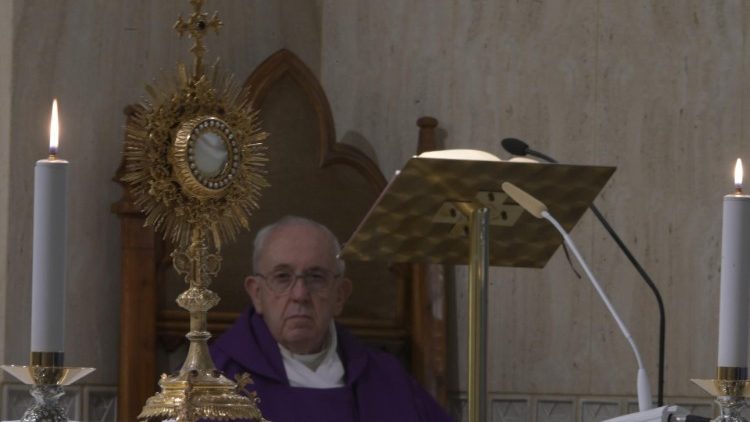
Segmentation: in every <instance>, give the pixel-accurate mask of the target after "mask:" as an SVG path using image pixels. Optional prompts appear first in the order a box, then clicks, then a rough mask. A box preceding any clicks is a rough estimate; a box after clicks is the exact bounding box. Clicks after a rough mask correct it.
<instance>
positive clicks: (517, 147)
mask: <svg viewBox="0 0 750 422" xmlns="http://www.w3.org/2000/svg"><path fill="white" fill-rule="evenodd" d="M500 143H501V145H502V147H503V148H504V149H505V150H506V151H507V152H509V153H511V154H513V155H519V156H524V155H531V156H534V157H538V158H541V159H542V160H545V161H547V162H550V163H557V160H555V159H554V158H552V157H550V156H548V155H546V154H542V153H541V152H538V151H535V150H533V149H531V148H530V147H529V145H528V144H527V143H526V142H524V141H522V140H520V139H516V138H505V139H503V140H502V141H501V142H500ZM589 208H591V212H593V213H594V216H595V217H596V219H597V220H599V222H600V223H601V225H602V226H604V229H605V230H606V231H607V233H609V235H610V237H612V240H614V241H615V243H616V244H617V246H618V247H619V248H620V250H621V251H622V252H623V253H624V254H625V256H626V257H627V258H628V261H630V263H631V264H632V265H633V267H635V269H636V271H638V274H640V276H641V278H642V279H643V281H645V282H646V284H647V285H648V287H649V288H650V289H651V292H652V293H653V294H654V297H655V298H656V302H657V304H658V306H659V376H658V381H657V391H658V393H657V403H658V406H662V405H663V404H664V352H665V344H666V316H665V311H664V301H663V300H662V298H661V293H660V292H659V289H658V288H657V287H656V284H654V282H653V280H651V277H649V275H648V273H646V270H644V269H643V267H642V266H641V264H640V263H639V262H638V260H637V259H635V256H633V254H632V253H631V252H630V249H628V247H627V246H625V243H623V241H622V239H620V236H618V235H617V233H616V232H615V230H614V229H613V228H612V226H610V225H609V222H608V221H607V219H606V218H604V215H602V213H601V212H599V209H598V208H596V206H595V205H594V204H593V203H592V204H591V206H590V207H589Z"/></svg>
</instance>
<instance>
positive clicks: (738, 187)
mask: <svg viewBox="0 0 750 422" xmlns="http://www.w3.org/2000/svg"><path fill="white" fill-rule="evenodd" d="M734 193H735V194H736V195H739V194H741V193H742V185H736V186H735V189H734Z"/></svg>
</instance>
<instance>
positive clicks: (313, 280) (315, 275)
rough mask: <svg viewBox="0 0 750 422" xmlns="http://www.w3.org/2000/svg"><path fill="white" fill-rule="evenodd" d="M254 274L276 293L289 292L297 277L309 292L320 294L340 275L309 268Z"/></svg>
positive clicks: (327, 289) (329, 288)
mask: <svg viewBox="0 0 750 422" xmlns="http://www.w3.org/2000/svg"><path fill="white" fill-rule="evenodd" d="M255 276H256V277H260V278H262V279H263V280H265V281H266V285H267V286H268V288H269V289H271V291H273V292H274V293H277V294H285V293H289V292H290V291H291V290H292V286H294V282H295V281H297V279H298V278H299V279H302V282H304V283H305V287H306V288H307V291H308V292H310V294H318V295H320V294H326V293H328V292H329V291H330V290H331V287H332V286H333V281H334V280H336V279H337V278H339V277H340V276H341V275H340V274H333V273H331V272H330V271H326V270H310V271H305V272H303V273H302V274H295V273H294V272H292V271H290V270H278V271H274V272H272V273H271V274H267V275H266V274H260V273H256V274H255Z"/></svg>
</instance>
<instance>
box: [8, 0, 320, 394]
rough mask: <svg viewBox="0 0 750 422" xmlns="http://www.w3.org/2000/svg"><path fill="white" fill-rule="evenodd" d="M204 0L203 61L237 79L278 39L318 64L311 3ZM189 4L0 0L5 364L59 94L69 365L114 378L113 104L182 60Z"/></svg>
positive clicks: (12, 353) (17, 357)
mask: <svg viewBox="0 0 750 422" xmlns="http://www.w3.org/2000/svg"><path fill="white" fill-rule="evenodd" d="M207 3H208V5H207V7H206V9H207V10H208V11H209V12H212V11H213V10H217V9H218V10H219V11H220V17H221V19H222V20H223V22H224V27H223V28H222V30H221V32H220V35H219V37H218V38H217V37H216V36H215V35H213V34H210V35H209V36H208V38H207V46H208V48H209V53H208V55H207V61H208V62H212V61H213V59H212V57H215V55H219V56H221V58H222V63H223V66H224V68H225V69H226V70H228V71H229V72H232V73H234V74H235V75H237V78H238V80H239V81H240V82H241V81H242V80H244V78H246V77H247V76H248V75H249V73H250V72H251V71H252V69H254V68H255V67H256V66H257V65H258V64H259V63H260V62H261V61H262V60H263V59H265V58H266V57H268V56H269V55H270V54H271V53H273V52H275V51H277V50H278V49H280V48H282V47H286V48H289V49H291V50H292V51H295V52H296V53H297V54H298V55H299V56H300V57H302V58H303V59H304V60H306V61H307V62H308V63H312V65H314V64H315V63H317V62H318V61H319V51H320V46H319V42H320V41H319V36H318V34H319V32H320V30H319V25H320V23H319V22H320V20H319V13H318V12H317V10H318V6H317V4H316V3H315V2H308V1H303V0H288V1H284V2H267V1H252V2H249V1H245V0H214V1H209V2H207ZM190 10H191V8H190V4H189V2H188V1H187V0H169V1H166V0H160V1H149V0H142V1H133V0H128V1H109V0H87V1H75V2H72V1H51V0H28V1H3V2H0V22H1V23H2V25H0V54H2V59H1V60H0V215H2V219H0V234H1V235H2V236H0V239H2V242H0V257H2V258H1V259H0V270H2V272H0V322H1V323H2V324H1V325H0V334H2V336H1V337H0V357H2V363H19V364H22V363H26V362H27V361H28V352H29V326H30V322H29V321H30V319H29V318H30V317H29V316H30V305H29V303H30V281H31V234H32V221H31V220H32V206H33V205H32V202H33V200H32V199H33V192H32V190H33V189H32V186H33V168H34V162H35V161H36V160H37V159H40V158H43V157H45V156H46V155H47V145H48V139H49V135H48V126H49V113H50V106H51V102H52V98H53V97H57V98H58V99H59V103H60V121H61V139H60V143H61V146H60V156H61V157H63V158H66V159H68V160H69V161H70V163H71V164H70V172H69V184H70V196H69V211H68V214H69V219H68V230H69V238H68V240H69V247H68V251H67V254H68V257H67V258H68V261H67V262H68V274H67V275H68V284H67V289H66V296H67V297H66V305H67V308H66V315H65V325H66V335H65V341H66V361H67V363H69V364H71V365H82V366H94V367H96V368H97V371H96V372H95V373H94V374H92V375H91V376H89V377H88V378H87V380H86V383H88V384H92V385H104V386H114V385H116V383H117V359H118V356H117V350H118V338H119V333H118V331H119V291H120V284H119V283H120V278H119V272H120V256H119V248H120V243H119V242H120V239H119V222H118V220H117V218H116V217H115V216H114V215H113V214H112V213H111V212H110V205H111V204H112V203H113V202H115V201H116V200H118V199H119V197H120V194H121V190H120V188H119V185H117V184H116V183H115V182H113V180H112V177H113V175H114V173H115V170H116V169H117V167H118V165H119V163H120V156H121V149H122V141H123V139H124V130H123V126H124V123H125V118H124V114H123V112H122V110H123V108H124V107H125V106H126V105H128V104H132V103H135V102H138V101H140V100H141V99H142V98H143V97H144V96H145V90H144V85H145V84H146V83H150V82H153V81H154V80H155V79H157V78H159V76H160V74H161V72H166V73H171V72H173V71H174V70H175V66H176V62H177V61H183V62H187V63H188V64H191V63H192V60H191V59H190V56H189V53H188V49H189V48H190V45H191V44H192V42H191V41H189V40H188V39H187V38H185V39H180V38H179V37H178V35H177V33H176V32H175V31H174V30H173V29H172V24H173V23H174V21H175V20H176V19H177V16H178V15H179V14H180V13H182V14H183V15H187V14H188V13H189V11H190ZM314 71H315V72H317V71H318V69H317V68H314ZM9 221H10V222H11V224H9V225H8V224H7V223H8V222H9ZM6 262H7V267H6ZM5 379H6V381H7V380H8V378H7V377H6V378H5ZM6 395H7V394H6ZM81 397H82V399H81V400H82V402H83V401H85V400H86V398H87V397H89V395H88V394H82V395H81ZM82 402H81V403H82ZM0 407H2V404H0Z"/></svg>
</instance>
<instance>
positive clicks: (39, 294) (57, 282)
mask: <svg viewBox="0 0 750 422" xmlns="http://www.w3.org/2000/svg"><path fill="white" fill-rule="evenodd" d="M58 131H59V129H58V122H57V100H55V101H54V102H53V103H52V118H51V119H50V156H49V158H47V159H44V160H39V161H37V162H36V166H35V168H34V244H33V259H34V261H33V267H32V271H31V351H32V352H63V350H64V348H63V338H64V335H65V333H64V325H63V321H64V303H65V273H66V271H65V244H66V224H65V220H66V217H67V198H68V195H67V175H68V162H67V161H65V160H61V159H59V158H57V157H56V155H57V146H58Z"/></svg>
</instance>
